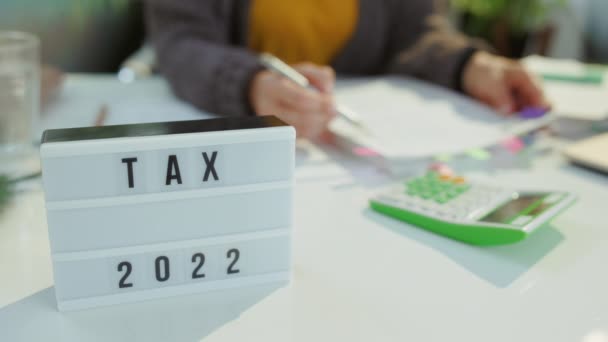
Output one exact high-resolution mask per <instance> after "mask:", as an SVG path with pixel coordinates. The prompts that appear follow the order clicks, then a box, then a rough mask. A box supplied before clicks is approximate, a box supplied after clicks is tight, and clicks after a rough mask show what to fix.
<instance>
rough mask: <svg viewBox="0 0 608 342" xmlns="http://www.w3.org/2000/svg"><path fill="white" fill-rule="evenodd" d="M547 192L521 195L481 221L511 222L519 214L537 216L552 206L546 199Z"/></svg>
mask: <svg viewBox="0 0 608 342" xmlns="http://www.w3.org/2000/svg"><path fill="white" fill-rule="evenodd" d="M545 197H547V194H532V195H520V196H519V197H517V198H514V199H512V200H510V201H508V202H507V203H504V204H502V205H501V206H500V207H498V208H497V209H495V210H494V211H492V212H490V213H489V214H488V215H486V216H485V217H483V218H482V219H481V220H480V221H483V222H491V223H511V222H512V221H514V220H515V219H516V218H518V217H519V216H524V215H526V216H530V217H535V216H538V215H540V214H541V213H543V212H544V211H545V210H546V209H548V208H549V207H551V205H552V203H547V202H545V201H544V199H545Z"/></svg>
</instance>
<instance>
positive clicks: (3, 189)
mask: <svg viewBox="0 0 608 342" xmlns="http://www.w3.org/2000/svg"><path fill="white" fill-rule="evenodd" d="M12 194H13V183H12V182H11V180H10V178H8V177H7V176H4V175H0V212H1V211H2V209H4V207H6V205H7V204H8V202H9V200H10V198H11V195H12Z"/></svg>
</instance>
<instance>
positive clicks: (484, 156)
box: [467, 148, 491, 160]
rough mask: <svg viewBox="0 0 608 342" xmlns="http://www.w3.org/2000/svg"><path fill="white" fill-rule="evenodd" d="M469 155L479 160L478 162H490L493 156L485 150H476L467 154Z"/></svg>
mask: <svg viewBox="0 0 608 342" xmlns="http://www.w3.org/2000/svg"><path fill="white" fill-rule="evenodd" d="M467 155H468V156H469V157H471V158H473V159H477V160H488V159H490V157H491V155H490V152H488V151H486V150H485V149H483V148H475V149H472V150H469V151H468V152H467Z"/></svg>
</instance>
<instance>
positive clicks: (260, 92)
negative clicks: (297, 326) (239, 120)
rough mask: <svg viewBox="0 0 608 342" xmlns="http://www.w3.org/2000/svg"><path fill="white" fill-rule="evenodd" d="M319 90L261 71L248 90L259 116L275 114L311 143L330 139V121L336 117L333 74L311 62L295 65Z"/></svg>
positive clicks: (267, 71)
mask: <svg viewBox="0 0 608 342" xmlns="http://www.w3.org/2000/svg"><path fill="white" fill-rule="evenodd" d="M293 67H294V69H296V70H297V71H298V72H300V73H301V74H302V75H304V76H306V78H308V80H309V81H310V83H311V84H312V85H313V86H314V87H315V88H317V89H319V91H314V90H310V89H305V88H302V87H300V86H299V85H297V84H296V83H294V82H292V81H290V80H289V79H287V78H285V77H283V76H280V75H278V74H276V73H274V72H271V71H269V70H263V71H260V72H258V73H257V74H256V75H255V76H254V78H253V80H252V82H251V87H250V90H249V101H250V103H251V105H252V107H253V110H254V111H255V112H256V114H257V115H275V116H277V117H279V118H281V119H282V120H283V121H285V122H287V123H288V124H290V125H292V126H294V127H295V129H296V132H297V135H298V136H299V137H303V138H309V139H312V140H316V139H325V138H326V137H327V136H328V133H327V132H328V131H327V127H328V125H329V122H330V121H331V120H332V119H333V118H334V117H335V116H336V109H335V106H334V99H333V95H332V92H333V87H334V83H335V74H334V71H333V70H332V69H331V68H329V67H323V66H318V65H314V64H311V63H302V64H296V65H294V66H293Z"/></svg>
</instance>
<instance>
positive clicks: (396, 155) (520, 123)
mask: <svg viewBox="0 0 608 342" xmlns="http://www.w3.org/2000/svg"><path fill="white" fill-rule="evenodd" d="M336 92H337V100H338V102H340V103H342V104H344V105H346V106H348V107H350V108H351V109H353V110H354V111H356V112H357V113H358V114H359V115H360V117H361V120H362V121H363V123H364V125H365V126H366V128H367V130H368V132H367V133H366V132H363V131H361V130H359V129H357V128H355V127H354V126H352V125H350V124H349V123H348V122H346V121H344V120H341V119H337V120H335V121H334V122H333V123H332V125H331V129H332V131H333V132H334V133H336V134H337V135H338V136H339V138H340V142H341V143H343V144H345V143H346V144H351V146H352V147H359V148H362V147H366V148H369V149H370V150H373V151H375V152H377V154H378V155H380V156H381V157H382V158H383V159H385V160H387V161H388V162H389V165H388V166H389V167H390V168H391V169H392V170H396V169H401V168H402V166H405V165H408V164H411V163H412V162H413V161H416V160H421V159H424V158H429V157H432V156H437V155H441V154H455V153H461V152H465V151H467V150H471V149H474V148H480V147H489V146H492V145H494V144H496V143H498V142H500V141H503V140H505V139H507V138H509V137H512V136H513V135H516V134H523V133H525V132H527V131H530V130H533V129H535V128H538V127H539V126H541V125H544V124H546V123H548V120H550V116H545V117H543V118H540V119H534V120H522V119H519V118H517V117H516V116H513V117H505V116H502V115H500V114H498V113H496V112H495V111H493V110H492V109H490V108H489V107H486V106H484V105H482V104H480V103H478V102H476V101H474V100H472V99H470V98H468V97H465V96H462V95H460V94H458V93H455V92H453V91H451V90H448V89H444V88H441V87H437V86H434V85H430V84H428V83H425V82H422V81H418V80H414V79H407V78H396V77H391V78H382V79H377V78H376V79H369V80H362V79H351V80H341V81H339V82H338V86H337V91H336Z"/></svg>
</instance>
